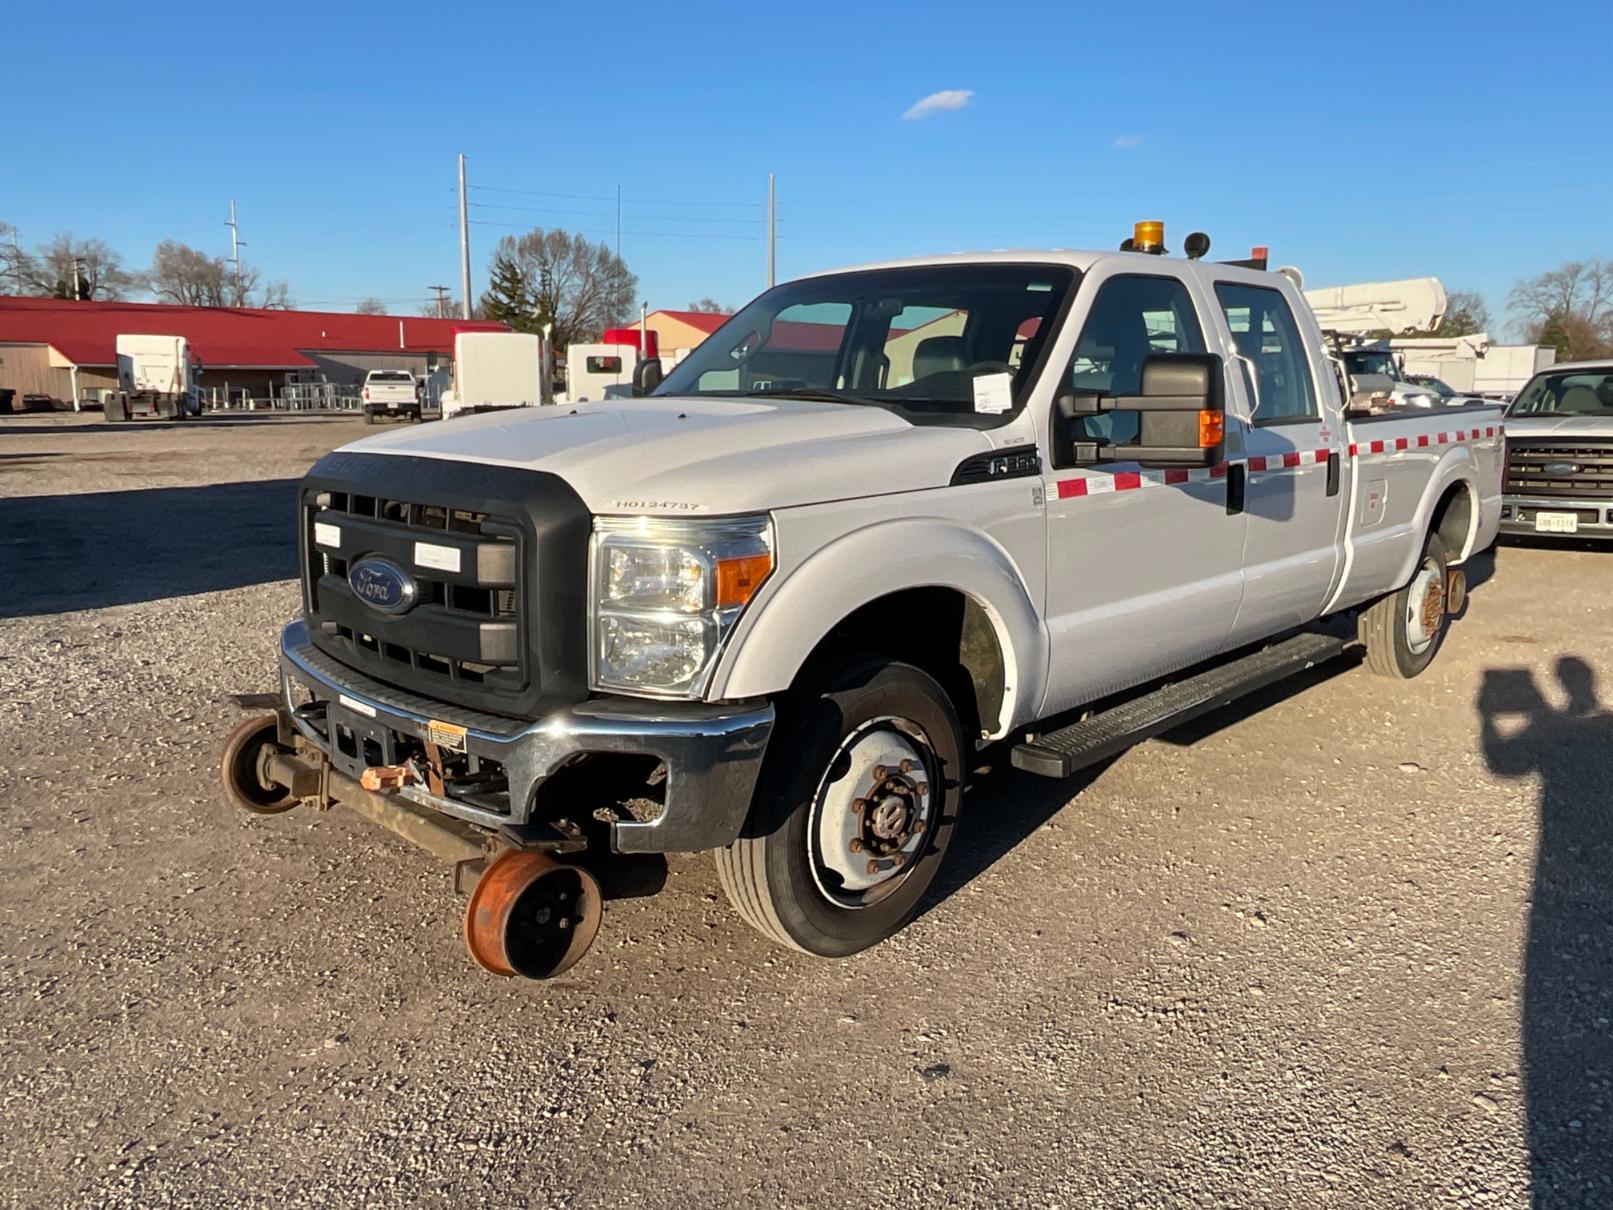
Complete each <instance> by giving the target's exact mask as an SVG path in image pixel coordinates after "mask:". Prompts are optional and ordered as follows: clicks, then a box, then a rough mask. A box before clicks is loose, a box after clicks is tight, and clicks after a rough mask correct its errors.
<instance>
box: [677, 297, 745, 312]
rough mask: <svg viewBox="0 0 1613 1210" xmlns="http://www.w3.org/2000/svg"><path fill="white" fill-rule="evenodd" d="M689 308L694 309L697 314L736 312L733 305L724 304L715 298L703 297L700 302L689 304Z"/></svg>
mask: <svg viewBox="0 0 1613 1210" xmlns="http://www.w3.org/2000/svg"><path fill="white" fill-rule="evenodd" d="M688 310H690V311H693V312H694V313H695V314H696V315H732V314H733V313H734V309H733V308H732V307H725V306H723V305H722V303H720V302H718V301H717V300H716V299H715V298H702V299H701V300H700V301H699V302H692V303H690V304H689V306H688Z"/></svg>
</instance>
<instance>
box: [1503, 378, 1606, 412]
mask: <svg viewBox="0 0 1613 1210" xmlns="http://www.w3.org/2000/svg"><path fill="white" fill-rule="evenodd" d="M1547 413H1556V414H1560V415H1564V416H1613V368H1609V369H1606V370H1579V371H1571V372H1569V373H1566V374H1536V375H1535V376H1534V377H1533V378H1532V379H1530V380H1529V385H1528V386H1526V387H1524V388H1523V390H1522V391H1521V392H1520V393H1519V394H1518V397H1517V398H1516V399H1514V400H1513V401H1512V406H1511V407H1510V408H1508V409H1507V415H1508V416H1539V415H1543V414H1547Z"/></svg>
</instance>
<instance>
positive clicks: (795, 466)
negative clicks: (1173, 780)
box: [224, 241, 1501, 976]
mask: <svg viewBox="0 0 1613 1210" xmlns="http://www.w3.org/2000/svg"><path fill="white" fill-rule="evenodd" d="M1204 243H1205V244H1207V241H1204ZM1199 246H1202V245H1199ZM1343 384H1344V379H1343V378H1342V377H1341V374H1340V373H1339V371H1338V367H1337V365H1336V363H1335V362H1333V361H1331V360H1330V359H1329V356H1328V353H1327V351H1326V348H1325V346H1324V342H1323V336H1322V333H1321V330H1320V329H1319V327H1318V325H1317V323H1316V321H1315V319H1314V317H1313V316H1312V314H1311V312H1310V311H1309V309H1308V308H1307V307H1306V305H1305V302H1304V299H1303V298H1302V297H1301V295H1300V294H1299V292H1298V291H1297V290H1296V289H1295V287H1294V286H1293V284H1292V283H1291V282H1290V281H1288V280H1287V279H1286V278H1284V277H1282V276H1280V275H1276V274H1268V273H1264V272H1258V271H1254V270H1251V269H1248V268H1241V267H1237V266H1235V265H1227V264H1213V263H1209V262H1206V261H1203V260H1196V261H1195V260H1181V259H1170V258H1166V257H1164V256H1162V255H1149V254H1147V253H1143V252H1120V253H1112V252H1049V253H1040V252H1000V253H990V254H979V255H958V256H946V257H937V258H930V259H921V260H910V261H901V262H894V263H889V264H880V265H874V266H870V267H867V268H860V269H853V270H847V271H843V272H835V273H825V274H821V275H818V276H815V277H808V278H804V279H801V280H798V281H792V282H788V283H786V284H784V285H780V286H778V287H777V288H775V289H771V290H769V291H768V292H767V293H765V294H763V295H762V296H761V297H760V298H758V299H756V300H755V301H754V302H752V303H751V304H750V305H749V306H747V307H745V308H744V309H743V310H742V311H740V312H739V313H738V314H737V315H735V316H734V317H733V318H732V319H731V320H729V321H728V322H727V323H726V324H725V325H724V326H723V327H722V328H721V329H719V330H718V331H717V332H716V333H715V334H714V335H713V336H711V337H710V338H709V339H708V340H707V341H706V342H705V343H704V344H702V345H701V346H700V347H699V348H698V349H697V350H695V352H694V353H693V354H692V355H691V356H690V357H689V358H688V359H687V360H686V361H684V362H683V363H682V364H681V365H680V366H678V368H677V369H676V370H675V371H674V372H673V373H672V374H671V376H670V377H668V378H667V379H666V380H665V381H664V382H662V383H661V384H660V385H659V387H658V388H657V389H655V390H654V396H653V397H652V398H638V399H629V400H623V401H611V402H608V403H607V402H600V403H592V404H586V405H580V406H576V407H571V408H555V409H548V410H534V411H523V412H520V413H504V414H494V415H488V416H481V417H472V418H468V419H465V420H462V421H456V422H455V423H454V424H452V425H442V426H433V427H432V428H430V429H426V430H421V431H416V432H408V433H396V434H389V435H385V436H382V437H378V438H373V439H369V440H366V441H362V442H359V443H356V444H354V445H351V446H348V447H346V448H344V449H341V450H338V451H336V452H335V453H332V454H330V455H328V456H327V457H326V458H324V459H323V460H322V461H320V462H319V464H318V465H316V466H315V467H314V468H313V470H312V471H311V472H310V473H309V474H308V476H307V478H306V480H305V481H304V483H303V485H302V489H301V510H302V512H301V516H302V522H301V537H302V554H303V565H304V583H303V605H304V616H303V617H302V618H300V619H299V620H297V621H295V622H293V623H292V624H291V625H289V626H288V627H287V628H286V630H285V632H284V634H283V635H282V637H281V656H280V672H281V687H280V693H279V694H278V695H277V697H276V698H267V697H260V698H252V699H247V704H255V703H261V704H268V703H269V702H273V703H274V704H275V706H276V713H275V714H270V715H264V716H261V717H258V718H254V719H249V720H248V721H246V722H245V723H243V724H242V725H241V726H240V727H238V728H237V729H236V731H235V732H234V733H233V734H232V736H231V739H230V741H229V743H228V744H227V746H226V749H225V753H224V779H225V783H226V785H227V786H228V787H229V788H230V790H231V793H232V794H233V795H234V797H235V799H236V801H238V802H240V803H241V804H242V805H244V806H247V807H249V808H250V809H253V810H258V811H277V810H284V809H287V808H289V807H291V806H294V805H296V804H297V803H298V802H299V801H305V802H313V803H315V804H321V805H328V803H329V802H331V801H333V800H334V801H340V802H343V803H345V804H347V805H349V806H352V807H354V808H355V809H358V810H360V811H362V812H364V813H365V814H367V815H369V816H370V817H371V818H373V819H375V820H377V821H379V822H382V823H384V824H387V825H388V826H390V827H393V828H395V829H396V830H398V831H401V832H403V833H404V834H406V835H409V836H411V837H412V838H413V839H415V840H417V841H419V842H420V843H422V844H427V845H429V846H430V847H432V848H433V849H434V851H436V852H437V853H439V854H440V855H443V856H446V857H449V858H452V859H453V860H455V862H456V863H457V866H458V869H459V871H460V873H461V876H462V879H463V880H464V881H466V882H470V881H474V884H475V885H474V889H473V891H472V893H471V898H470V903H469V907H468V909H467V913H466V921H465V931H466V938H467V941H468V943H469V947H470V950H471V953H472V955H473V956H474V957H475V959H476V960H477V961H478V962H479V963H481V964H482V965H483V966H485V967H486V968H488V969H489V970H493V971H497V972H499V973H502V974H511V973H515V974H522V975H530V976H544V975H549V974H553V973H555V972H556V971H558V970H561V969H564V968H565V967H566V966H568V965H569V964H570V963H571V962H573V961H575V959H576V957H577V956H578V955H580V953H581V952H582V951H583V950H584V949H586V948H587V945H588V942H589V940H591V938H592V935H593V930H594V928H596V927H597V924H598V921H599V916H600V908H599V901H600V890H599V886H598V882H597V881H596V876H598V877H599V878H601V879H603V880H605V881H607V882H608V880H609V878H610V876H611V870H612V869H613V867H614V863H616V862H619V861H621V860H622V859H624V858H625V857H628V856H631V855H636V854H646V853H649V854H654V853H662V852H667V851H677V850H686V851H687V850H708V849H709V850H713V851H714V852H715V855H716V862H717V868H718V870H719V872H720V874H721V879H722V883H723V886H724V887H725V889H726V890H727V892H728V895H729V898H730V899H731V900H732V901H733V904H734V906H735V907H736V908H737V909H738V911H739V913H740V915H741V916H743V917H744V918H745V920H746V921H748V922H749V923H750V924H752V925H754V926H755V927H756V928H757V929H759V930H760V931H761V932H763V933H764V934H766V935H767V936H768V937H770V938H772V939H774V940H776V941H778V942H780V943H782V944H784V945H787V946H793V947H795V948H797V949H801V950H804V951H807V952H809V953H813V954H818V955H826V956H837V955H845V954H850V953H853V952H855V951H857V950H860V949H863V948H864V947H866V946H869V945H872V944H874V943H876V942H878V941H880V940H881V939H882V938H884V937H886V936H888V935H889V934H890V933H892V932H893V931H895V930H897V929H899V928H900V927H901V926H902V925H903V924H904V923H905V922H906V921H907V920H909V919H910V918H911V917H912V915H913V914H914V912H915V911H916V910H917V909H918V907H919V904H920V901H921V899H922V898H923V896H924V894H925V892H926V889H927V888H928V887H929V885H930V883H931V881H932V880H933V878H934V877H935V873H936V869H937V866H938V865H939V864H940V862H941V861H942V859H943V857H944V856H945V854H946V851H947V848H948V846H949V845H950V844H951V843H952V842H953V839H954V836H955V835H956V832H955V828H956V825H957V822H958V819H959V816H960V813H961V812H962V810H963V809H964V807H965V803H966V800H965V799H964V797H963V788H964V783H965V781H966V779H967V777H968V775H969V771H970V770H971V769H972V768H973V767H974V766H975V764H976V755H975V750H976V749H978V748H982V747H985V746H988V745H992V744H996V743H998V742H999V741H1001V742H1003V744H1004V745H1005V747H1007V746H1011V753H1012V760H1013V763H1014V764H1015V765H1017V766H1019V767H1020V768H1022V769H1026V770H1029V771H1030V772H1032V773H1040V774H1047V775H1052V776H1064V775H1067V774H1070V773H1072V772H1074V771H1075V770H1076V769H1079V768H1081V767H1082V766H1084V765H1088V764H1091V763H1092V762H1094V761H1097V760H1101V759H1104V758H1106V757H1108V756H1111V755H1113V754H1115V753H1116V752H1118V751H1120V750H1121V749H1122V748H1124V747H1125V746H1126V745H1127V744H1130V743H1133V742H1136V741H1137V740H1138V739H1140V738H1144V737H1147V736H1150V735H1155V734H1158V733H1160V732H1161V731H1164V730H1166V729H1168V728H1169V727H1172V726H1175V725H1177V724H1178V723H1180V722H1182V721H1183V720H1185V719H1187V718H1190V717H1192V716H1193V715H1195V714H1197V713H1200V712H1202V711H1204V710H1206V709H1210V708H1213V707H1215V706H1218V705H1220V704H1223V703H1225V702H1227V701H1229V700H1232V699H1233V698H1235V697H1237V696H1238V695H1239V694H1241V693H1244V692H1247V691H1248V690H1249V689H1252V688H1255V687H1258V686H1261V685H1266V684H1269V683H1271V682H1272V681H1274V680H1276V679H1278V678H1280V677H1282V676H1284V675H1286V674H1289V673H1292V672H1295V671H1298V670H1301V669H1303V668H1307V667H1310V666H1312V665H1314V664H1316V663H1318V662H1320V661H1322V660H1326V659H1329V658H1332V657H1333V656H1336V655H1339V654H1341V653H1344V652H1346V651H1348V650H1351V649H1355V648H1364V652H1365V659H1366V662H1367V664H1368V665H1369V666H1370V667H1371V668H1372V669H1373V670H1375V671H1377V672H1380V673H1384V674H1387V675H1389V676H1393V677H1412V676H1415V675H1416V674H1417V673H1419V672H1420V671H1421V670H1422V669H1423V668H1424V667H1426V666H1427V665H1428V663H1429V662H1430V661H1431V660H1432V659H1433V658H1434V655H1435V653H1436V652H1437V651H1438V650H1439V647H1440V643H1441V641H1442V639H1443V637H1444V635H1445V632H1446V626H1447V623H1448V621H1449V618H1450V616H1451V614H1452V613H1453V612H1455V611H1456V610H1458V609H1459V607H1460V599H1461V597H1462V594H1463V580H1462V575H1461V573H1460V572H1459V571H1455V572H1453V571H1452V569H1453V568H1454V567H1455V566H1456V565H1457V564H1459V563H1461V561H1462V560H1463V559H1465V558H1466V557H1467V556H1468V555H1469V554H1471V553H1472V552H1474V551H1475V550H1479V549H1483V548H1485V547H1487V546H1488V545H1489V544H1490V543H1491V541H1492V539H1493V538H1494V536H1495V533H1496V528H1497V523H1498V521H1499V517H1500V503H1501V480H1500V468H1501V425H1500V412H1499V409H1495V408H1490V407H1485V406H1479V405H1475V406H1470V407H1463V408H1450V409H1441V410H1439V411H1437V412H1430V411H1428V410H1412V409H1406V410H1403V411H1400V412H1393V411H1391V412H1389V413H1387V414H1373V415H1371V416H1362V417H1361V418H1359V419H1357V418H1355V417H1353V416H1352V414H1351V413H1352V410H1353V409H1352V408H1351V405H1350V401H1349V399H1348V398H1347V396H1346V393H1345V389H1344V385H1343ZM1088 711H1091V712H1092V713H1090V714H1087V713H1086V712H1088ZM1072 720H1073V721H1072Z"/></svg>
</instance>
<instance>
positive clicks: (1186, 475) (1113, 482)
mask: <svg viewBox="0 0 1613 1210" xmlns="http://www.w3.org/2000/svg"><path fill="white" fill-rule="evenodd" d="M1227 466H1228V464H1227V463H1225V462H1221V463H1217V464H1216V465H1215V466H1206V467H1195V468H1194V469H1192V470H1165V471H1120V472H1119V473H1118V474H1113V475H1110V474H1105V473H1104V472H1102V471H1092V472H1091V473H1089V474H1088V475H1087V476H1086V477H1085V478H1082V479H1062V480H1060V481H1059V484H1058V492H1059V499H1060V500H1068V499H1071V498H1072V497H1074V496H1100V495H1103V494H1104V493H1105V492H1134V491H1138V490H1140V489H1142V488H1145V487H1177V486H1180V485H1181V484H1183V483H1209V482H1210V481H1211V480H1213V479H1225V478H1226V477H1227Z"/></svg>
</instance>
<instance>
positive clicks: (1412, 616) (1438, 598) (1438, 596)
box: [1406, 559, 1445, 655]
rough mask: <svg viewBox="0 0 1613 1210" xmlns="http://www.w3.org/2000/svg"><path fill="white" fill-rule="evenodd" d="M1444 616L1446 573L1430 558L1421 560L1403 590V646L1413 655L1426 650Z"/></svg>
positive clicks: (1437, 633) (1436, 633) (1435, 635)
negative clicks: (1404, 607)
mask: <svg viewBox="0 0 1613 1210" xmlns="http://www.w3.org/2000/svg"><path fill="white" fill-rule="evenodd" d="M1444 618H1445V576H1444V573H1442V572H1441V571H1440V568H1439V564H1438V563H1436V562H1435V561H1434V560H1433V559H1425V560H1423V565H1422V567H1420V568H1419V569H1418V571H1417V576H1416V578H1415V579H1413V580H1412V582H1411V587H1410V588H1409V589H1408V590H1407V592H1406V646H1407V647H1408V648H1409V649H1410V650H1411V653H1412V654H1413V655H1421V654H1422V653H1423V652H1425V651H1427V650H1428V648H1429V646H1430V645H1431V644H1432V643H1433V641H1434V639H1435V638H1436V637H1438V635H1439V631H1440V627H1441V625H1442V624H1443V622H1444Z"/></svg>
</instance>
